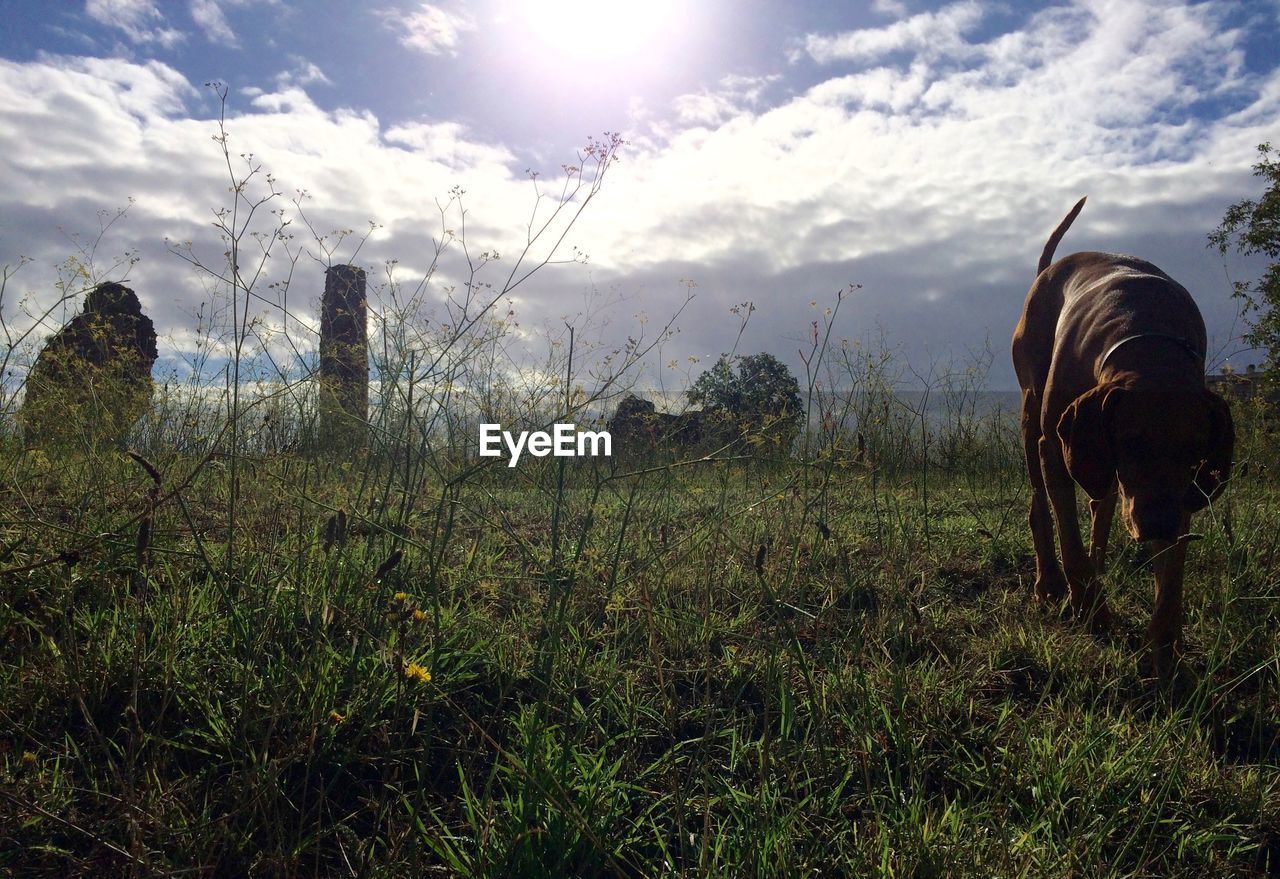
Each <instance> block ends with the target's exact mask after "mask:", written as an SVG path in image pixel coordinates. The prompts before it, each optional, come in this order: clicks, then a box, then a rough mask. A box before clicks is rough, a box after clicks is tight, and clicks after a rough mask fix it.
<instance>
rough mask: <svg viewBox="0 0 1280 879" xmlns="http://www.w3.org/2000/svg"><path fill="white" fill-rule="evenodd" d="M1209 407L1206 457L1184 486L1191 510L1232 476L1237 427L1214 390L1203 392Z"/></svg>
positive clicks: (1201, 503)
mask: <svg viewBox="0 0 1280 879" xmlns="http://www.w3.org/2000/svg"><path fill="white" fill-rule="evenodd" d="M1204 399H1205V402H1206V403H1207V404H1208V407H1209V445H1208V451H1207V454H1206V457H1205V459H1204V460H1203V461H1201V462H1200V466H1199V467H1198V468H1196V478H1195V482H1193V483H1192V485H1191V487H1190V488H1188V489H1187V497H1186V500H1185V501H1184V502H1183V506H1184V507H1186V508H1187V510H1188V511H1190V512H1193V513H1194V512H1195V511H1196V510H1201V509H1204V507H1206V506H1208V504H1209V501H1210V500H1212V499H1213V498H1214V497H1216V496H1217V495H1218V493H1219V492H1220V491H1222V486H1223V485H1225V484H1226V481H1227V479H1228V478H1229V477H1230V476H1231V457H1232V454H1233V453H1234V451H1235V445H1236V429H1235V424H1234V423H1233V422H1232V421H1231V407H1230V406H1228V405H1227V401H1226V400H1224V399H1222V397H1220V396H1218V395H1217V394H1215V393H1214V392H1213V391H1210V390H1206V391H1205V392H1204Z"/></svg>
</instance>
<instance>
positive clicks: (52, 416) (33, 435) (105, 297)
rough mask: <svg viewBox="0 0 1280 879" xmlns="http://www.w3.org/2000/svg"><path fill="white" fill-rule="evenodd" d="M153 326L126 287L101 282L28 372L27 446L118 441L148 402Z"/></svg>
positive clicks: (24, 411)
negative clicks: (80, 310)
mask: <svg viewBox="0 0 1280 879" xmlns="http://www.w3.org/2000/svg"><path fill="white" fill-rule="evenodd" d="M156 355H157V352H156V331H155V327H154V326H153V325H152V323H151V318H149V317H147V316H146V315H145V314H144V313H143V311H142V303H141V302H139V301H138V297H137V295H135V294H134V292H133V291H132V290H130V289H129V288H128V287H125V286H122V285H120V284H113V283H107V284H99V285H98V286H96V287H94V288H93V289H92V290H90V291H89V294H88V295H87V296H85V298H84V311H82V312H81V313H80V314H78V315H76V316H75V317H74V318H72V319H71V322H70V323H68V324H67V325H66V326H65V327H63V328H62V329H60V330H59V331H58V332H57V333H56V334H54V335H53V336H52V337H51V338H50V339H49V341H48V342H47V343H46V344H45V346H44V348H43V349H42V350H41V351H40V355H39V356H38V357H37V358H36V362H35V363H34V364H33V365H32V367H31V372H30V373H29V374H28V375H27V388H26V398H25V400H24V401H23V404H22V410H21V412H20V414H19V419H20V422H21V424H22V428H23V437H24V441H25V442H26V444H27V445H29V446H44V447H64V446H65V447H79V448H84V447H96V446H119V445H120V444H121V443H122V442H123V441H124V437H125V435H126V434H127V433H128V431H129V429H130V428H131V427H132V426H133V424H134V422H136V421H137V420H138V419H139V418H140V417H141V416H142V414H143V413H144V412H146V410H147V406H148V404H149V403H150V402H151V391H152V384H151V367H152V366H154V365H155V362H156Z"/></svg>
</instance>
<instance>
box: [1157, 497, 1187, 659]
mask: <svg viewBox="0 0 1280 879" xmlns="http://www.w3.org/2000/svg"><path fill="white" fill-rule="evenodd" d="M1190 525H1191V516H1190V514H1188V513H1183V514H1182V527H1181V529H1180V530H1179V534H1181V535H1182V536H1181V537H1179V538H1178V539H1177V540H1175V541H1173V542H1172V543H1170V542H1168V541H1164V540H1153V541H1150V544H1149V546H1150V549H1151V551H1152V555H1151V568H1152V571H1153V572H1154V574H1155V581H1156V601H1155V609H1154V610H1153V612H1152V614H1151V625H1149V626H1148V627H1147V641H1148V643H1149V644H1150V645H1151V658H1152V662H1153V664H1154V665H1155V670H1156V674H1158V675H1159V676H1160V679H1161V680H1163V681H1167V680H1169V679H1170V678H1171V676H1172V675H1173V671H1174V668H1175V667H1176V665H1177V663H1178V659H1179V657H1180V655H1181V653H1182V619H1183V611H1182V577H1183V570H1184V567H1185V565H1186V561H1187V544H1188V543H1189V542H1190V541H1189V540H1188V538H1187V537H1186V534H1187V531H1188V529H1189V527H1190Z"/></svg>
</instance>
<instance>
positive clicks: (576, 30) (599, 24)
mask: <svg viewBox="0 0 1280 879" xmlns="http://www.w3.org/2000/svg"><path fill="white" fill-rule="evenodd" d="M521 5H522V7H523V10H524V25H525V28H526V33H527V35H528V37H529V39H530V41H531V42H532V43H533V44H534V45H532V46H531V48H534V49H537V50H541V51H545V52H546V53H547V54H548V55H549V56H550V60H551V61H552V62H553V63H557V64H566V63H572V62H598V61H607V62H610V63H611V64H617V65H636V64H641V65H642V64H643V63H644V62H645V61H646V60H648V57H649V56H651V55H652V54H654V53H657V52H659V51H661V48H662V42H663V41H664V40H665V39H668V38H669V37H671V36H672V35H673V31H674V29H675V28H677V27H678V26H679V23H678V21H677V17H678V16H677V7H676V3H675V0H648V2H645V3H633V2H617V0H614V2H606V3H586V2H582V0H527V2H525V3H523V4H521Z"/></svg>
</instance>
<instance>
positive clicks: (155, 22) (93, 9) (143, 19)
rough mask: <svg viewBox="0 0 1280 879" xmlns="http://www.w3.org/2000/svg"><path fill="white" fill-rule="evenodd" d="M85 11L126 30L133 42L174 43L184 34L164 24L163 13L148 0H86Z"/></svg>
mask: <svg viewBox="0 0 1280 879" xmlns="http://www.w3.org/2000/svg"><path fill="white" fill-rule="evenodd" d="M84 11H85V14H86V15H88V16H89V17H90V18H92V19H93V20H94V21H96V22H98V23H100V24H105V25H107V26H109V27H114V28H118V29H119V30H121V31H124V33H125V36H127V37H128V38H129V39H130V40H131V41H132V42H134V43H157V44H159V45H161V46H164V47H165V48H169V47H172V46H174V45H176V44H178V43H179V42H181V41H182V40H183V39H184V36H185V35H184V34H183V33H182V32H181V31H179V30H176V29H174V28H170V27H164V26H163V25H164V21H165V18H164V16H163V15H162V14H161V13H160V10H159V9H157V8H156V7H155V4H153V3H151V2H149V0H86V2H85V5H84Z"/></svg>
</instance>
